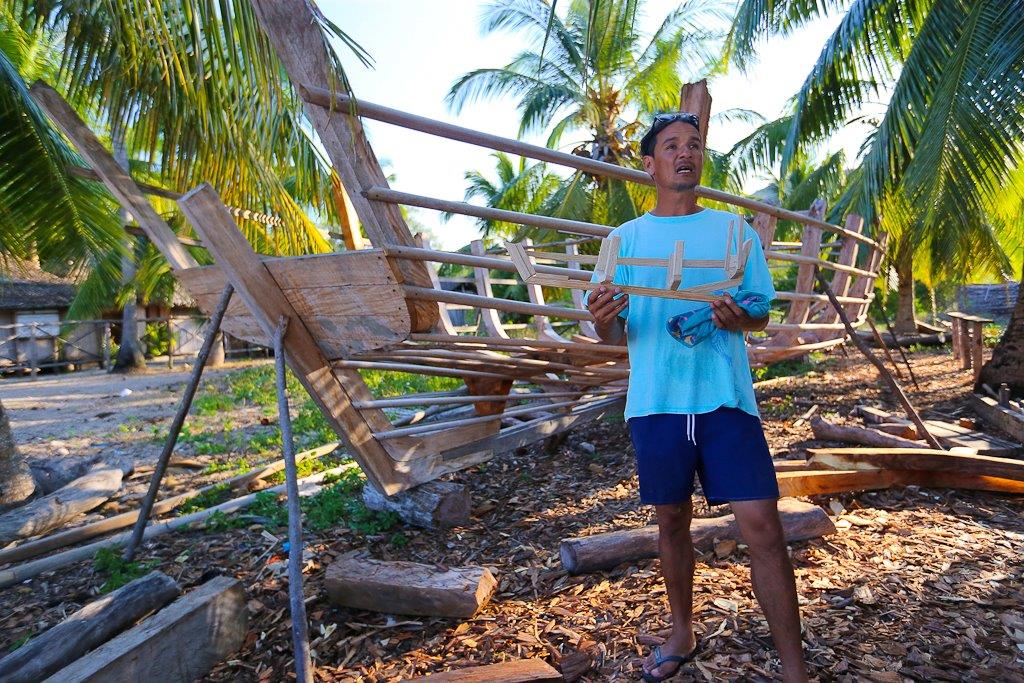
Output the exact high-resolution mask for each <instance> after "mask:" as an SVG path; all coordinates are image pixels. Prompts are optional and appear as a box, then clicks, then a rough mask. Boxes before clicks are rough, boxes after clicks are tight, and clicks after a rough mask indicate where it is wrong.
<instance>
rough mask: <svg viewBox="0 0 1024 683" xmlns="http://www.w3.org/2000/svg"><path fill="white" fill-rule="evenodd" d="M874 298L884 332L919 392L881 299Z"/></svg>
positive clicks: (912, 369)
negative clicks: (886, 333)
mask: <svg viewBox="0 0 1024 683" xmlns="http://www.w3.org/2000/svg"><path fill="white" fill-rule="evenodd" d="M874 298H875V299H876V300H877V301H878V310H879V311H880V312H881V314H882V322H884V323H885V330H886V331H887V332H888V333H889V336H890V337H892V343H893V344H895V345H896V350H897V351H899V352H900V356H902V357H903V363H904V365H906V366H907V372H908V373H909V374H910V381H911V382H913V383H914V388H915V389H917V390H918V391H920V390H921V387H920V385H918V383H917V378H916V377H914V368H912V367H910V359H909V358H907V353H906V352H905V351H904V350H903V345H902V344H900V340H899V339H897V338H896V333H895V332H893V329H892V325H891V324H890V323H889V314H888V313H886V312H885V306H884V305H883V304H882V298H881V297H878V296H876V297H874ZM869 305H870V304H869Z"/></svg>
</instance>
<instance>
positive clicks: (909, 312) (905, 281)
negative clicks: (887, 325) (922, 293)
mask: <svg viewBox="0 0 1024 683" xmlns="http://www.w3.org/2000/svg"><path fill="white" fill-rule="evenodd" d="M896 276H897V277H898V278H899V280H900V284H899V288H898V289H897V293H898V295H899V298H898V302H899V303H898V304H897V306H896V322H895V325H894V328H895V330H896V332H897V333H899V334H913V333H914V332H917V321H916V320H915V318H914V250H913V248H912V247H909V246H904V247H901V248H900V252H899V254H898V255H897V257H896Z"/></svg>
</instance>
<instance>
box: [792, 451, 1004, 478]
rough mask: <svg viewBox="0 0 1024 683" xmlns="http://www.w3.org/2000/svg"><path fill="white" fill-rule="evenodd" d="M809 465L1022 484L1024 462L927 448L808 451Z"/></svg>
mask: <svg viewBox="0 0 1024 683" xmlns="http://www.w3.org/2000/svg"><path fill="white" fill-rule="evenodd" d="M807 452H808V453H810V454H811V457H810V458H808V461H809V462H813V463H816V464H819V465H823V466H825V467H828V468H830V469H842V470H861V469H892V470H925V471H935V472H955V473H961V472H962V473H965V474H972V475H982V476H986V477H998V478H1000V479H1012V480H1014V481H1024V461H1021V460H1011V459H1009V458H995V457H992V456H990V455H964V454H960V453H951V452H949V451H934V450H931V449H928V448H810V449H808V451H807Z"/></svg>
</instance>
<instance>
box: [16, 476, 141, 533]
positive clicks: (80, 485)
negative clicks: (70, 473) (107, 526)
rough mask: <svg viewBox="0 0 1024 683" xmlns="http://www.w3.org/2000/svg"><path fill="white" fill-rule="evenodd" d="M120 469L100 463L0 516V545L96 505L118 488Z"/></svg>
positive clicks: (51, 527)
mask: <svg viewBox="0 0 1024 683" xmlns="http://www.w3.org/2000/svg"><path fill="white" fill-rule="evenodd" d="M124 474H125V473H124V471H123V470H121V469H120V468H117V467H109V466H107V465H100V466H98V467H96V468H94V469H92V470H90V471H89V473H88V474H86V475H85V476H83V477H79V478H78V479H75V480H74V481H72V482H71V483H70V484H68V485H67V486H62V487H61V488H59V489H57V490H56V491H54V492H53V493H51V494H50V495H48V496H43V497H42V498H37V499H36V500H33V501H32V502H31V503H28V504H26V505H23V506H21V507H20V508H17V509H16V510H12V511H10V512H8V513H7V514H5V515H3V516H2V517H0V545H4V544H7V543H10V542H11V541H13V540H14V539H17V538H26V537H28V536H36V535H38V534H43V533H46V532H47V531H49V530H51V529H56V528H57V527H59V526H61V525H62V524H64V523H65V522H67V521H68V520H71V519H74V518H75V517H76V516H77V515H79V514H81V513H83V512H88V511H89V510H92V509H93V508H95V507H99V506H100V505H102V504H103V503H105V502H107V500H108V499H109V498H110V497H111V496H113V495H114V494H115V493H117V491H118V490H119V489H120V488H121V480H122V479H124Z"/></svg>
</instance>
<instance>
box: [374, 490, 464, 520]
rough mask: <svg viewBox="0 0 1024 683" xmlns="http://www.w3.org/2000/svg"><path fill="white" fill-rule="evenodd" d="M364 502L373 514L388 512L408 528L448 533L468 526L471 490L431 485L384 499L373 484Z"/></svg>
mask: <svg viewBox="0 0 1024 683" xmlns="http://www.w3.org/2000/svg"><path fill="white" fill-rule="evenodd" d="M363 502H364V503H365V504H366V507H368V508H370V509H371V510H389V511H391V512H394V513H396V514H397V515H398V516H399V517H401V518H402V521H404V522H405V523H407V524H412V525H414V526H420V527H424V528H426V529H445V528H450V527H456V526H464V525H466V524H469V511H470V507H471V501H470V497H469V489H467V488H466V487H465V486H463V485H462V484H456V483H455V482H452V481H431V482H428V483H426V484H421V485H419V486H416V487H414V488H411V489H409V490H407V491H402V492H401V493H398V494H395V495H393V496H385V495H384V494H383V493H381V492H380V491H378V490H377V489H376V488H374V487H373V486H372V485H371V484H367V485H366V486H364V487H363Z"/></svg>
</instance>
